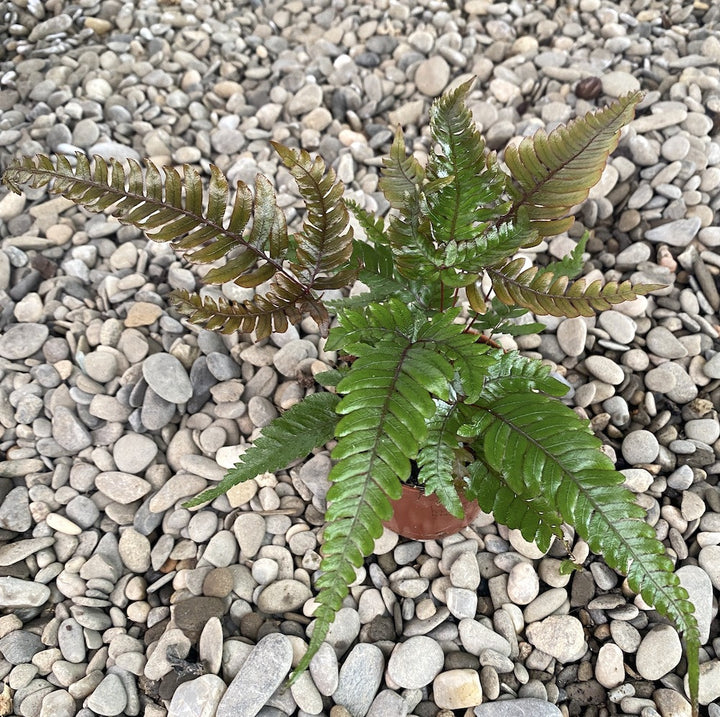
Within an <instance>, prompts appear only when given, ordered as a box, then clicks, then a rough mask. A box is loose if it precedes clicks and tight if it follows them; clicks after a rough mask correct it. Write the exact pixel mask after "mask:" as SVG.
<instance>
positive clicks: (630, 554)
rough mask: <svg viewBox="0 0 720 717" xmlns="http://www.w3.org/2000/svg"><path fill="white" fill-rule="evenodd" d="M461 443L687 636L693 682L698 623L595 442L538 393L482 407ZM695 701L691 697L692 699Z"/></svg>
mask: <svg viewBox="0 0 720 717" xmlns="http://www.w3.org/2000/svg"><path fill="white" fill-rule="evenodd" d="M461 433H462V434H463V435H466V436H469V437H474V438H477V440H478V442H479V443H480V445H481V450H482V455H483V459H484V461H485V462H486V463H487V465H488V466H489V467H490V468H491V469H492V470H494V471H496V472H498V473H500V474H502V475H503V476H504V477H505V479H506V480H507V481H508V485H509V486H510V488H511V489H512V490H513V491H514V492H515V493H517V494H518V495H530V496H544V497H545V498H546V499H547V500H549V501H551V503H552V507H553V508H554V509H555V510H556V511H557V512H558V513H559V514H560V515H561V516H562V518H563V520H564V521H565V522H567V523H569V524H570V525H573V526H575V528H576V530H577V532H578V534H579V535H580V536H581V537H582V538H583V539H584V540H586V541H587V543H588V545H589V546H590V548H591V550H593V551H594V552H596V553H600V554H602V555H603V556H604V557H605V560H606V562H607V564H608V565H609V566H610V567H612V568H614V569H616V570H619V571H620V572H622V573H624V574H626V575H627V577H628V584H629V585H630V587H631V588H632V589H633V590H634V591H635V592H636V593H639V594H640V595H642V598H643V600H645V602H647V603H648V604H649V605H653V606H654V607H655V608H656V609H657V610H658V611H659V612H661V613H662V614H663V615H665V616H666V617H668V618H670V619H671V620H672V621H673V622H674V623H675V625H676V626H677V628H678V629H679V630H680V631H682V632H683V633H684V634H685V637H686V639H687V642H688V660H689V661H690V663H691V675H692V674H693V672H694V670H695V669H696V668H697V652H696V651H693V647H694V646H697V645H698V644H699V631H698V627H697V621H696V619H695V617H694V614H693V605H692V603H691V602H690V601H689V600H688V596H687V592H686V591H685V589H684V588H683V587H682V586H681V585H680V582H679V579H678V578H677V576H676V575H675V573H674V572H673V564H672V561H671V560H670V558H668V557H667V555H666V554H665V549H664V547H663V545H662V543H661V542H660V541H659V540H658V539H657V538H656V536H655V531H654V530H653V529H652V527H651V526H650V525H648V524H647V523H646V522H645V520H644V518H645V511H644V510H643V509H642V508H641V507H640V506H638V505H637V504H636V503H635V502H634V500H635V498H634V495H633V494H632V493H631V492H630V491H628V490H625V489H624V488H622V486H621V484H622V481H623V477H622V475H620V474H619V473H618V472H617V471H615V470H614V467H613V465H612V463H611V461H610V459H609V458H608V457H607V456H605V455H604V454H603V453H602V452H601V451H600V450H598V449H599V447H600V445H601V442H600V440H599V439H597V438H596V437H595V436H593V435H592V433H591V432H590V431H589V429H588V427H587V425H586V423H584V422H582V421H581V420H580V419H579V418H578V416H577V415H576V414H575V413H574V412H573V411H571V410H570V409H569V408H567V407H566V406H564V405H563V404H561V403H558V402H557V401H554V400H553V399H551V398H549V397H547V396H544V395H543V394H540V393H530V392H523V393H510V394H506V395H503V396H500V397H498V398H496V399H495V400H493V401H492V402H489V403H487V404H484V405H480V404H478V414H477V416H476V418H475V420H474V422H472V424H470V425H465V426H463V427H462V428H461ZM695 694H696V693H695Z"/></svg>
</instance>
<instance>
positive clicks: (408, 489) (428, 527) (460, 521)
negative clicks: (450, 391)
mask: <svg viewBox="0 0 720 717" xmlns="http://www.w3.org/2000/svg"><path fill="white" fill-rule="evenodd" d="M460 501H461V503H462V506H463V510H464V511H465V517H464V518H456V517H455V516H453V515H451V514H450V513H448V512H447V510H445V508H444V507H443V505H442V503H441V502H440V500H439V499H438V497H437V495H435V493H433V494H432V495H425V493H423V491H422V489H420V488H416V487H415V486H411V485H405V484H403V492H402V496H401V497H400V499H399V500H393V501H390V502H391V503H392V506H393V510H394V511H395V512H394V514H393V517H392V518H391V519H390V520H388V521H387V522H385V523H383V525H385V527H387V528H390V530H392V531H394V532H395V533H397V534H398V535H402V536H403V537H405V538H410V539H412V540H434V539H436V538H444V537H446V536H448V535H453V533H457V532H458V531H460V530H462V529H463V528H464V527H466V526H468V525H470V523H472V521H473V520H475V518H477V515H478V513H479V512H480V506H479V505H478V504H477V503H475V502H471V501H468V500H465V498H464V497H463V496H462V495H461V496H460Z"/></svg>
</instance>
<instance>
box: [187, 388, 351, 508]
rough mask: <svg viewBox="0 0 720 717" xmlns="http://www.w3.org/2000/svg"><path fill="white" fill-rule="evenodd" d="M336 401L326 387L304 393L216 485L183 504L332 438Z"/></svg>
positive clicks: (196, 502) (204, 500)
mask: <svg viewBox="0 0 720 717" xmlns="http://www.w3.org/2000/svg"><path fill="white" fill-rule="evenodd" d="M339 401H340V398H339V397H338V396H336V395H335V394H332V393H328V392H326V391H322V392H320V393H311V394H310V395H309V396H306V397H305V399H304V400H303V401H301V402H300V403H296V404H295V405H294V406H292V407H291V408H289V409H288V410H287V411H285V413H283V414H282V415H281V416H278V417H277V418H276V419H274V420H273V421H272V423H270V424H268V425H267V426H265V428H263V430H262V433H261V435H260V436H258V438H256V439H255V442H254V443H253V444H252V445H251V446H249V447H248V449H247V450H246V451H245V453H243V455H242V456H240V461H239V462H238V463H237V464H236V465H235V467H234V468H231V469H230V470H229V471H228V472H227V473H226V474H225V477H224V478H223V479H222V480H221V481H220V482H219V483H218V484H217V485H216V486H215V487H213V488H211V489H209V490H206V491H204V492H203V493H201V494H200V495H198V496H196V497H195V498H193V499H192V500H189V501H188V502H187V503H184V504H183V505H184V506H185V507H186V508H192V507H195V506H197V505H201V504H202V503H207V502H208V501H211V500H214V499H215V498H217V497H218V496H220V495H223V494H224V493H227V492H228V491H229V490H230V488H232V487H233V486H234V485H237V484H238V483H243V482H245V481H247V480H252V479H253V478H255V476H258V475H260V474H261V473H268V472H270V473H272V472H274V471H278V470H282V469H283V468H286V467H287V466H288V465H289V464H290V463H292V462H293V461H296V460H298V459H299V458H304V457H305V456H307V455H308V454H309V453H311V452H312V450H313V449H314V448H316V447H317V446H322V445H324V444H325V443H327V442H328V441H330V440H332V438H333V436H334V434H335V426H336V425H337V422H338V420H339V419H338V415H337V414H336V413H335V408H336V407H337V404H338V403H339Z"/></svg>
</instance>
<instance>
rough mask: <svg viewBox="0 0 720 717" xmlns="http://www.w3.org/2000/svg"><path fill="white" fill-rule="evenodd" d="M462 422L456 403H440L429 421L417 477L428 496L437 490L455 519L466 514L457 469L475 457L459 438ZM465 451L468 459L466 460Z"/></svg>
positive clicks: (419, 457)
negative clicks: (463, 446)
mask: <svg viewBox="0 0 720 717" xmlns="http://www.w3.org/2000/svg"><path fill="white" fill-rule="evenodd" d="M460 423H461V420H460V414H459V411H458V405H457V404H450V403H439V405H438V407H437V411H436V412H435V415H434V416H433V417H432V418H431V419H430V420H429V421H428V422H427V428H428V437H427V440H426V442H425V445H424V446H423V447H422V448H421V449H420V452H419V453H418V457H417V465H418V468H419V469H420V471H419V473H418V477H417V480H418V483H420V485H422V486H424V491H425V495H431V494H432V493H435V494H436V495H437V497H438V499H439V500H440V502H441V503H442V504H443V506H444V507H445V509H446V510H447V511H448V512H449V513H450V514H451V515H454V516H455V517H456V518H462V516H463V515H464V511H463V507H462V503H461V502H460V497H459V495H458V491H457V487H456V485H455V476H456V475H458V473H457V471H456V468H458V467H459V466H460V465H462V464H463V463H464V464H467V463H469V462H470V461H471V460H472V456H471V455H470V454H468V453H467V451H464V450H463V449H462V446H461V444H460V441H459V440H458V434H457V432H458V428H460ZM463 454H467V456H466V458H467V459H469V460H467V459H466V460H464V461H463Z"/></svg>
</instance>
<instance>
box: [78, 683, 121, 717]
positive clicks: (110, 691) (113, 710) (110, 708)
mask: <svg viewBox="0 0 720 717" xmlns="http://www.w3.org/2000/svg"><path fill="white" fill-rule="evenodd" d="M127 703H128V695H127V692H126V691H125V688H124V686H123V683H122V680H121V679H120V678H119V677H118V676H117V675H115V674H112V673H111V674H108V675H106V676H105V677H104V678H103V680H102V682H101V683H100V684H99V685H98V686H97V687H96V688H95V689H94V690H93V692H92V694H91V695H90V696H89V697H88V700H87V705H88V707H89V708H90V709H91V710H93V712H95V713H96V714H99V715H109V716H110V717H112V716H113V715H119V714H122V712H123V710H124V709H125V707H126V706H127Z"/></svg>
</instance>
